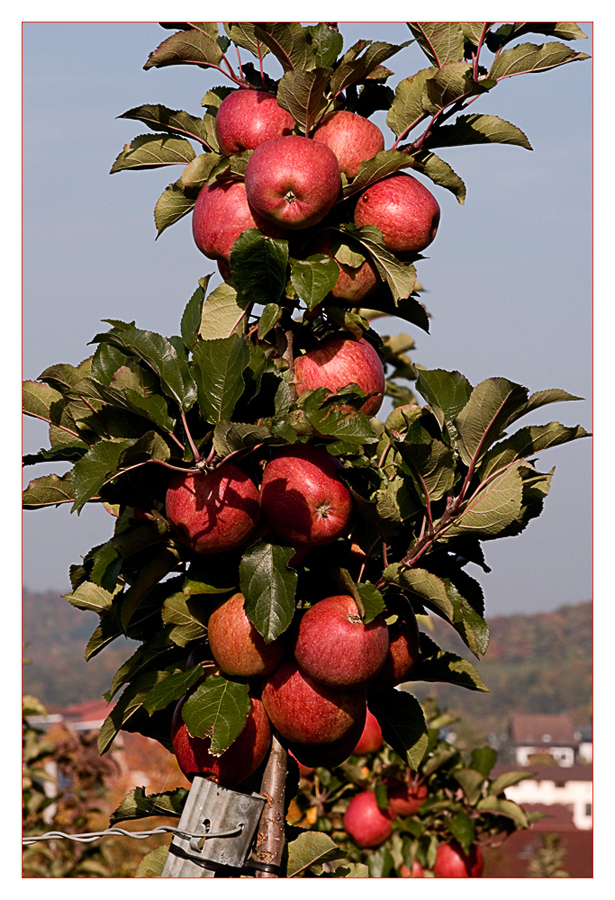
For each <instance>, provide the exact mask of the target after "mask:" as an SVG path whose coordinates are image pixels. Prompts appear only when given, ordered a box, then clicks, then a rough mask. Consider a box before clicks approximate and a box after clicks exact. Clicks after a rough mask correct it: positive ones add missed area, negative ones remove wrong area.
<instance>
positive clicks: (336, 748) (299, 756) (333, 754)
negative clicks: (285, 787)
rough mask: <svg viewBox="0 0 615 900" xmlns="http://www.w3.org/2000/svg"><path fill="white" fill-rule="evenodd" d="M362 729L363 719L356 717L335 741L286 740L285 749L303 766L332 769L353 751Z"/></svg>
mask: <svg viewBox="0 0 615 900" xmlns="http://www.w3.org/2000/svg"><path fill="white" fill-rule="evenodd" d="M362 730H363V719H362V718H360V719H357V721H356V722H355V723H354V725H352V726H351V727H350V728H349V729H348V731H347V732H346V734H345V735H343V736H342V737H341V738H338V739H337V740H336V741H328V742H326V743H323V744H297V743H292V742H287V744H286V749H287V750H288V752H289V753H291V752H292V754H293V756H294V757H295V759H296V760H297V762H298V763H299V766H302V767H303V768H310V769H314V768H316V767H317V766H324V767H325V768H327V769H333V768H335V766H340V765H341V764H342V763H343V762H344V760H346V759H348V757H349V756H350V754H351V753H352V752H353V751H354V748H355V746H356V743H357V740H358V738H359V736H360V735H361V732H362Z"/></svg>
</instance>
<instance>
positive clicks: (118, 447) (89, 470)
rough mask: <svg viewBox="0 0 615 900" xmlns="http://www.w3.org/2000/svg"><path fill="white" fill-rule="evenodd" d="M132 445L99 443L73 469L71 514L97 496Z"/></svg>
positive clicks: (117, 442) (129, 442)
mask: <svg viewBox="0 0 615 900" xmlns="http://www.w3.org/2000/svg"><path fill="white" fill-rule="evenodd" d="M133 444H134V441H133V440H128V441H100V442H99V443H98V444H94V446H93V447H90V449H89V450H88V452H87V453H86V454H85V456H83V457H82V458H81V459H80V460H79V461H78V462H76V463H75V466H74V468H73V480H72V483H73V490H74V503H73V506H72V509H71V512H75V511H76V512H80V511H81V509H83V507H84V505H85V504H86V503H87V502H88V500H91V499H92V497H94V496H96V495H97V494H98V491H99V490H100V489H101V487H102V486H103V484H104V483H105V482H106V481H107V479H108V477H109V476H110V475H111V474H113V473H115V472H116V471H117V469H118V462H119V458H120V456H121V455H122V453H123V451H124V450H127V449H128V448H129V447H131V446H132V445H133Z"/></svg>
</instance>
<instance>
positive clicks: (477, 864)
mask: <svg viewBox="0 0 615 900" xmlns="http://www.w3.org/2000/svg"><path fill="white" fill-rule="evenodd" d="M433 873H434V876H435V877H436V878H480V876H481V875H482V874H483V855H482V853H481V851H480V847H479V846H478V844H472V846H471V847H470V852H469V853H468V854H465V853H464V852H463V850H462V849H461V846H460V845H459V844H458V843H457V841H451V843H450V844H439V845H438V849H437V851H436V864H435V866H434V867H433Z"/></svg>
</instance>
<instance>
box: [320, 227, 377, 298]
mask: <svg viewBox="0 0 615 900" xmlns="http://www.w3.org/2000/svg"><path fill="white" fill-rule="evenodd" d="M309 252H310V254H313V253H324V254H325V255H326V256H330V257H332V258H334V257H333V248H332V243H331V236H330V235H329V234H326V233H325V234H322V235H319V236H318V238H317V239H316V240H315V241H313V242H312V243H311V244H310V251H309ZM335 261H336V263H337V265H338V267H339V270H340V274H339V277H338V279H337V281H336V282H335V285H334V286H333V290H332V291H331V295H332V296H333V297H336V298H337V299H338V300H346V301H348V303H349V304H350V305H351V306H360V305H361V301H362V300H364V299H365V298H366V297H368V296H369V295H370V294H371V293H372V291H373V290H374V288H375V287H376V285H377V284H378V282H379V281H380V276H379V275H378V270H377V269H376V266H375V265H374V263H373V262H372V261H371V259H366V260H365V261H364V262H363V263H362V264H361V265H360V266H358V267H357V268H353V267H352V266H348V265H346V264H345V263H341V262H339V260H337V259H336V260H335Z"/></svg>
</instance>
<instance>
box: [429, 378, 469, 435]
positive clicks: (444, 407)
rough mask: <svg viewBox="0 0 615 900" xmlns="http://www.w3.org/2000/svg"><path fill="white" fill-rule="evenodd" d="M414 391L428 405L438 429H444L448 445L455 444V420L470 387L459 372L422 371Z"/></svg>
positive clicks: (466, 399)
mask: <svg viewBox="0 0 615 900" xmlns="http://www.w3.org/2000/svg"><path fill="white" fill-rule="evenodd" d="M416 389H417V391H419V392H420V393H421V394H422V395H423V397H424V398H425V399H426V400H427V402H428V403H429V405H430V407H431V410H432V412H433V414H434V415H435V417H436V418H437V420H438V423H439V425H440V428H443V429H446V431H445V434H448V437H449V441H450V443H451V444H452V445H453V446H455V445H456V443H457V437H458V434H457V429H456V428H455V424H454V422H455V418H456V416H457V415H458V414H459V413H460V412H461V410H462V409H463V407H464V406H465V405H466V403H467V402H468V400H469V399H470V395H471V393H472V385H471V384H470V382H469V381H468V380H467V378H465V376H464V375H462V374H461V373H460V372H456V371H455V372H446V371H445V370H444V369H431V370H425V369H422V370H421V371H420V372H419V376H418V378H417V380H416Z"/></svg>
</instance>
